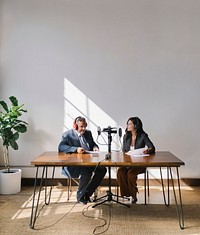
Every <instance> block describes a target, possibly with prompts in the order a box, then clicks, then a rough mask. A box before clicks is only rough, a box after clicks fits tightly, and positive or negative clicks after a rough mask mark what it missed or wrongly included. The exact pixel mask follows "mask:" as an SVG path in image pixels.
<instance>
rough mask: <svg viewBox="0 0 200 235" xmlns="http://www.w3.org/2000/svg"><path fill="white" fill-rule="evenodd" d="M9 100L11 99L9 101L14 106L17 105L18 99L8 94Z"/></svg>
mask: <svg viewBox="0 0 200 235" xmlns="http://www.w3.org/2000/svg"><path fill="white" fill-rule="evenodd" d="M9 100H10V101H11V103H12V104H13V105H14V106H18V100H17V98H16V97H14V96H10V97H9Z"/></svg>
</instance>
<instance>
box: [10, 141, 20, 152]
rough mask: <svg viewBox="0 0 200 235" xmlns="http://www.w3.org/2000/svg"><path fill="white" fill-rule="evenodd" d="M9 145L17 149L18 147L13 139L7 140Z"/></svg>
mask: <svg viewBox="0 0 200 235" xmlns="http://www.w3.org/2000/svg"><path fill="white" fill-rule="evenodd" d="M9 143H10V146H11V147H12V148H13V149H14V150H17V149H18V144H17V142H16V141H14V140H13V139H10V140H9Z"/></svg>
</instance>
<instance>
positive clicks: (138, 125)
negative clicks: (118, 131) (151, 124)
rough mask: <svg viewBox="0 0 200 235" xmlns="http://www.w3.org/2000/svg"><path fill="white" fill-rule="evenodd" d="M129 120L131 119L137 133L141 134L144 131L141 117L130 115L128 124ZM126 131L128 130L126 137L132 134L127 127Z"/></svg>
mask: <svg viewBox="0 0 200 235" xmlns="http://www.w3.org/2000/svg"><path fill="white" fill-rule="evenodd" d="M129 121H131V122H132V123H133V124H134V127H135V131H136V135H137V136H140V135H141V134H142V133H143V132H144V130H143V124H142V121H141V120H140V119H139V117H130V118H129V119H128V121H127V123H126V124H128V122H129ZM125 132H126V134H125V138H128V137H129V136H130V135H131V132H130V131H128V130H127V128H126V130H125Z"/></svg>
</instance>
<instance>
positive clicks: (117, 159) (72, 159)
mask: <svg viewBox="0 0 200 235" xmlns="http://www.w3.org/2000/svg"><path fill="white" fill-rule="evenodd" d="M105 155H106V153H105V152H100V153H98V154H78V153H71V154H65V153H58V152H56V151H48V152H44V153H42V154H41V155H40V156H38V157H37V158H36V159H34V160H33V161H32V162H31V165H34V166H35V167H37V170H36V176H35V184H34V195H33V203H32V212H31V219H30V227H31V228H34V225H35V222H36V218H37V211H38V204H39V199H40V193H41V189H42V185H43V182H44V183H45V186H46V180H47V170H48V167H52V169H53V170H52V179H53V178H54V172H55V167H62V166H85V167H91V166H97V165H100V166H105V167H108V168H109V169H110V168H111V167H120V166H126V167H131V166H143V167H158V168H160V175H161V182H162V188H163V196H164V202H165V205H166V206H169V179H170V178H171V183H172V187H173V192H174V199H175V204H176V209H177V214H178V220H179V225H180V228H181V229H183V228H184V217H183V209H182V198H181V187H180V178H179V171H178V169H179V167H180V166H181V165H184V162H183V161H181V160H180V159H179V158H177V157H176V156H175V155H173V154H172V153H170V152H168V151H157V152H156V153H155V154H151V155H150V156H145V157H134V158H133V157H132V158H131V157H130V156H129V155H127V154H124V153H122V152H112V153H111V159H109V160H106V159H105ZM41 167H42V175H41V177H38V169H39V168H41ZM163 167H164V168H166V169H167V186H168V190H167V192H168V202H167V201H166V195H165V186H164V183H163V177H162V168H163ZM172 168H176V173H177V186H178V190H177V191H178V192H177V193H178V198H177V195H176V194H177V193H176V190H175V182H174V178H173V174H172ZM38 178H41V180H40V187H39V192H38V199H37V203H36V206H35V196H36V183H37V180H38ZM51 189H52V187H51ZM50 197H51V190H50V193H49V198H48V200H47V197H46V187H45V204H46V205H48V204H49V203H50ZM178 202H179V203H178Z"/></svg>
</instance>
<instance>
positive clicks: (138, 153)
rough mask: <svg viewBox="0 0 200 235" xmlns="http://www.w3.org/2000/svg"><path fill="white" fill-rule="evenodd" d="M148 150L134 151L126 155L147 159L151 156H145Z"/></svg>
mask: <svg viewBox="0 0 200 235" xmlns="http://www.w3.org/2000/svg"><path fill="white" fill-rule="evenodd" d="M145 150H146V148H140V149H134V150H132V151H129V152H127V153H126V154H128V155H130V156H131V157H145V156H149V154H144V153H143V152H144V151H145Z"/></svg>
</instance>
